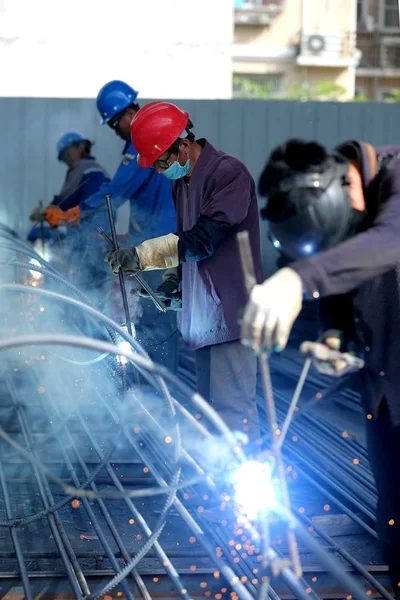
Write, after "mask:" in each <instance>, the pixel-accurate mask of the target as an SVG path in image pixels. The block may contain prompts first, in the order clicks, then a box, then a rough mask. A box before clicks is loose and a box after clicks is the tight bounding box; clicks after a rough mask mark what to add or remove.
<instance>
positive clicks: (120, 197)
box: [80, 152, 152, 214]
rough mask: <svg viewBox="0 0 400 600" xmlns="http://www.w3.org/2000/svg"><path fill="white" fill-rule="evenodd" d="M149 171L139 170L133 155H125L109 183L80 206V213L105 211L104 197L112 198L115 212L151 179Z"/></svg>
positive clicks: (138, 192)
mask: <svg viewBox="0 0 400 600" xmlns="http://www.w3.org/2000/svg"><path fill="white" fill-rule="evenodd" d="M151 175H152V172H151V170H150V169H141V168H140V167H139V166H138V164H137V162H136V156H135V155H134V154H133V153H129V152H127V153H125V154H124V156H123V159H122V162H121V164H120V165H119V167H118V169H117V171H116V172H115V175H114V177H113V178H112V179H111V181H108V182H107V183H104V184H103V185H102V186H101V187H100V189H99V190H98V191H97V192H96V193H95V194H93V195H92V196H90V197H88V198H86V199H85V200H84V201H83V202H82V203H81V204H80V210H81V213H82V214H84V213H86V212H87V213H91V212H92V211H96V210H99V209H100V210H106V203H105V197H106V196H108V195H109V196H111V197H112V205H113V209H114V210H117V209H118V208H119V207H120V206H122V205H123V204H124V203H125V202H126V201H127V200H129V199H131V198H134V197H135V196H136V195H137V194H140V191H141V189H142V187H143V186H145V185H146V184H147V182H148V180H149V178H150V177H151Z"/></svg>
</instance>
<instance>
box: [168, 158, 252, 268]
mask: <svg viewBox="0 0 400 600" xmlns="http://www.w3.org/2000/svg"><path fill="white" fill-rule="evenodd" d="M224 168H225V172H223V173H221V175H220V176H219V177H218V178H216V179H217V181H216V183H215V185H214V186H213V188H212V190H210V192H209V194H208V197H207V198H205V199H204V203H203V207H202V210H201V214H200V216H199V218H198V220H197V222H196V224H195V225H194V226H193V227H192V228H191V229H190V230H188V231H184V232H179V233H177V234H176V235H177V236H178V237H179V242H178V252H179V262H180V263H182V262H186V261H197V262H198V261H200V260H203V259H205V258H209V257H210V256H212V255H213V254H214V253H215V252H216V251H217V250H218V248H219V247H220V246H221V245H222V244H223V242H224V241H225V240H226V238H227V237H228V236H231V235H233V234H234V233H235V231H236V230H237V226H238V225H240V223H241V222H242V221H243V220H244V219H245V218H246V216H247V213H248V210H249V206H250V202H251V199H252V192H253V186H254V182H253V180H252V179H251V177H250V175H249V174H248V173H247V172H246V171H245V170H243V169H242V168H241V167H240V166H237V164H236V163H235V164H234V165H231V164H229V163H228V162H227V164H226V165H224Z"/></svg>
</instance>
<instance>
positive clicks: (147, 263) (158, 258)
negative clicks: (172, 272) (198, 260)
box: [136, 233, 179, 271]
mask: <svg viewBox="0 0 400 600" xmlns="http://www.w3.org/2000/svg"><path fill="white" fill-rule="evenodd" d="M178 242H179V237H178V236H177V235H175V234H174V233H169V234H168V235H163V236H161V237H157V238H153V239H151V240H146V241H145V242H142V243H141V244H139V246H136V252H137V255H138V257H139V262H140V270H141V271H152V270H154V269H170V268H171V267H177V266H178V265H179V255H178Z"/></svg>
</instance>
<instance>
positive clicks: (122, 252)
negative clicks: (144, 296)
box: [104, 248, 141, 275]
mask: <svg viewBox="0 0 400 600" xmlns="http://www.w3.org/2000/svg"><path fill="white" fill-rule="evenodd" d="M104 260H105V262H107V263H108V264H109V265H110V267H111V270H112V272H113V273H114V275H118V272H119V270H120V269H121V271H123V272H124V273H127V275H135V274H136V273H137V272H138V271H141V268H140V260H139V256H138V253H137V252H136V248H119V249H118V250H112V251H111V252H108V253H107V254H106V255H105V257H104Z"/></svg>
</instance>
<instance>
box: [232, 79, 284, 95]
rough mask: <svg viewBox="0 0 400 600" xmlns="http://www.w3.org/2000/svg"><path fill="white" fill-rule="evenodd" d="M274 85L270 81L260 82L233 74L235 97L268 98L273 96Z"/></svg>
mask: <svg viewBox="0 0 400 600" xmlns="http://www.w3.org/2000/svg"><path fill="white" fill-rule="evenodd" d="M273 92H274V86H273V84H272V83H271V82H270V81H265V82H259V81H253V80H251V79H247V78H244V77H238V76H235V75H234V76H233V97H234V98H245V99H247V100H254V99H257V100H268V99H269V98H271V97H273Z"/></svg>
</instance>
